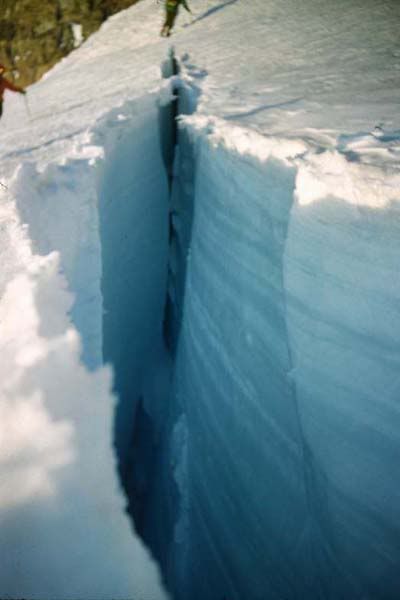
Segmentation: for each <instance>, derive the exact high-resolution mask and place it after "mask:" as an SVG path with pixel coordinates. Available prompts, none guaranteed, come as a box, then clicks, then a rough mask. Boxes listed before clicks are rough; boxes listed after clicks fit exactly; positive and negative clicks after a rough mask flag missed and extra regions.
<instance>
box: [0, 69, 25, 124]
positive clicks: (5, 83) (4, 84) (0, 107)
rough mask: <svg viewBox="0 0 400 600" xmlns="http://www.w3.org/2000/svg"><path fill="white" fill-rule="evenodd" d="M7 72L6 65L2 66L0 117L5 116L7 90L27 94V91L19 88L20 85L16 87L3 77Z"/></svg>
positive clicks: (0, 74)
mask: <svg viewBox="0 0 400 600" xmlns="http://www.w3.org/2000/svg"><path fill="white" fill-rule="evenodd" d="M5 72H6V68H5V66H4V65H1V64H0V117H1V115H2V114H3V99H4V98H3V97H4V92H5V91H6V90H11V91H12V92H19V93H20V94H26V91H25V90H24V89H23V88H21V87H19V86H18V85H14V84H13V83H11V81H8V79H6V78H5V77H3V75H4V73H5Z"/></svg>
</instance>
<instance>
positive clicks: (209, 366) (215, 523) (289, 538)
mask: <svg viewBox="0 0 400 600" xmlns="http://www.w3.org/2000/svg"><path fill="white" fill-rule="evenodd" d="M187 144H188V140H187V139H186V143H185V138H184V139H183V141H182V147H180V149H179V151H180V159H181V161H182V163H181V167H182V169H183V173H185V169H187V168H188V163H187V161H186V160H185V156H187V153H188V149H187ZM192 152H193V149H192ZM178 172H179V171H178ZM180 174H181V177H182V171H181V172H180ZM183 176H184V175H183ZM294 177H295V172H294V169H293V168H290V167H288V166H285V165H284V164H283V163H279V162H277V161H276V160H270V161H269V162H267V163H265V164H263V165H260V164H259V163H258V164H257V161H254V162H253V161H252V160H251V159H248V160H243V157H240V156H239V155H235V154H234V153H231V152H228V151H227V150H224V149H223V148H215V147H214V146H213V145H212V144H209V142H208V140H207V139H203V140H202V141H201V142H199V146H198V148H197V150H196V176H195V178H194V179H192V181H191V183H192V196H193V198H192V201H193V207H194V214H193V227H192V235H191V242H190V249H189V253H188V258H187V276H186V285H185V290H184V308H183V319H182V323H181V331H180V337H179V342H178V351H177V360H176V368H175V388H174V389H175V394H176V397H177V398H179V399H180V402H181V409H182V413H183V415H184V417H185V427H186V429H187V449H185V452H186V453H187V458H185V464H184V465H182V467H181V468H183V469H184V472H185V476H184V477H183V478H182V477H180V481H182V482H184V483H183V484H182V489H181V492H182V496H183V498H184V500H183V501H182V512H183V513H184V512H186V513H187V514H186V515H185V514H181V526H182V527H184V528H186V529H185V534H184V535H183V536H182V535H180V536H178V537H179V541H178V542H177V549H176V552H177V559H176V560H177V565H178V569H179V565H180V561H182V560H183V561H184V562H185V564H184V566H182V565H180V569H181V572H182V573H183V576H182V577H183V579H182V581H181V586H182V587H181V589H180V590H179V593H178V594H177V597H180V598H210V599H214V598H215V599H218V600H220V599H221V598H223V597H226V598H249V599H250V598H251V599H256V598H257V599H258V598H259V599H260V600H261V599H265V598H287V597H295V596H296V593H297V591H298V590H306V589H307V587H308V583H307V582H308V580H309V579H310V577H311V575H310V573H309V568H310V567H309V563H307V555H308V554H309V553H310V546H309V522H308V510H307V498H306V493H305V485H304V461H303V443H302V435H301V431H300V429H299V419H298V407H297V401H296V395H295V392H294V389H293V384H292V381H291V378H290V371H291V357H290V353H289V348H288V342H287V329H286V320H285V312H286V305H285V292H284V288H283V268H282V261H283V251H284V245H285V240H286V235H287V227H288V219H289V212H290V209H291V206H292V201H293V189H294ZM186 179H188V177H186ZM180 185H181V187H183V188H184V189H186V190H188V189H190V187H189V182H188V181H186V185H185V183H182V182H180ZM187 200H188V198H187ZM186 211H188V208H187V209H186ZM179 214H180V213H179V211H178V213H177V215H176V219H177V220H178V225H177V229H178V231H179V229H180V227H181V228H182V229H183V230H185V221H184V218H183V219H182V220H181V221H180V222H179ZM184 214H185V213H184ZM205 573H206V574H207V576H206V577H205V576H204V574H205ZM178 577H179V575H178Z"/></svg>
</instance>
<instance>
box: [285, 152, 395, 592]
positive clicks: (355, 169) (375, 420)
mask: <svg viewBox="0 0 400 600" xmlns="http://www.w3.org/2000/svg"><path fill="white" fill-rule="evenodd" d="M338 169H339V170H340V173H338V175H340V177H337V179H336V185H335V186H333V185H332V173H334V172H335V171H337V170H338ZM306 171H307V172H306ZM306 176H307V179H308V185H307V186H304V185H303V184H304V179H305V177H306ZM392 177H393V175H392V174H391V172H390V169H386V170H385V171H383V170H382V171H381V172H379V169H378V168H376V167H371V166H369V165H367V164H364V165H363V164H359V163H357V162H354V159H353V161H352V162H347V161H346V160H344V159H343V157H340V156H338V155H336V156H335V155H332V156H329V153H326V156H325V157H324V156H323V155H321V156H319V157H317V158H316V159H315V161H314V165H313V166H309V167H308V169H307V170H306V169H303V170H301V171H300V173H299V177H298V182H297V202H296V205H295V207H294V209H293V211H292V219H291V222H290V227H289V235H288V241H287V246H286V254H285V281H286V289H287V314H288V321H287V322H288V330H289V337H290V345H291V348H292V359H293V369H294V371H293V376H294V379H295V383H296V393H297V398H298V405H299V415H300V419H301V423H302V429H303V432H304V436H305V438H306V440H307V446H308V458H307V465H306V468H307V470H308V473H309V480H308V488H309V489H308V496H309V498H310V501H311V502H310V511H311V514H312V519H313V527H314V531H315V536H316V538H317V537H318V539H319V540H320V542H321V543H320V544H319V546H318V547H317V546H316V547H315V554H314V558H315V560H316V561H317V563H318V572H319V574H320V578H321V581H323V582H324V588H323V589H324V592H325V593H324V597H346V598H350V597H351V598H385V599H393V600H394V599H395V598H399V597H400V580H399V576H398V565H399V563H400V543H399V540H400V529H399V524H400V486H399V477H398V473H397V467H396V465H398V464H399V461H400V415H399V406H398V402H399V397H400V381H399V370H400V356H399V340H398V334H399V331H400V314H399V310H398V308H399V306H400V280H399V276H398V269H399V256H400V205H399V203H398V202H395V201H390V197H393V198H394V197H395V196H396V195H397V196H398V191H396V190H398V187H397V186H396V185H394V182H393V179H392ZM374 180H375V181H379V182H382V183H380V184H379V185H378V186H374V185H372V184H371V182H372V181H374ZM317 184H318V185H317ZM385 187H387V188H388V194H385V193H383V192H385ZM340 584H341V586H344V590H343V588H341V587H339V586H340ZM340 591H341V594H340V593H339V592H340Z"/></svg>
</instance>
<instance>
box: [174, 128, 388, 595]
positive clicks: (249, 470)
mask: <svg viewBox="0 0 400 600" xmlns="http://www.w3.org/2000/svg"><path fill="white" fill-rule="evenodd" d="M372 180H373V181H375V182H378V181H379V182H381V183H380V184H379V185H378V184H376V185H372V186H368V185H367V184H366V182H368V181H372ZM397 181H398V176H397V175H396V172H395V171H394V170H393V171H392V170H391V169H390V168H387V167H386V168H379V167H371V165H370V164H368V161H365V160H363V159H362V158H361V157H354V155H352V156H351V157H348V156H345V155H343V154H340V153H330V152H326V153H324V154H322V155H315V156H314V155H313V152H312V151H310V150H309V149H307V148H306V147H302V146H301V144H300V143H294V142H290V141H286V142H285V141H283V140H276V139H273V138H270V139H268V138H265V137H263V138H261V137H259V136H257V134H253V133H251V132H248V131H246V130H243V129H240V128H229V127H227V126H226V125H224V124H222V123H221V122H219V121H218V120H215V119H204V118H202V117H194V118H189V119H186V120H184V126H183V129H182V131H181V132H180V136H179V146H178V149H177V158H176V168H175V179H174V188H173V193H172V207H173V225H174V229H173V231H174V233H173V236H172V244H171V255H170V261H171V265H172V267H171V268H170V277H169V290H170V291H169V297H170V299H171V304H172V306H173V308H174V309H175V312H174V310H173V309H172V310H171V313H170V314H171V315H172V316H171V320H172V322H175V323H176V322H178V330H179V333H178V342H177V355H176V363H175V368H174V386H173V392H174V399H175V402H176V407H177V417H176V425H175V428H174V429H173V430H172V431H171V456H172V461H173V462H172V469H173V472H174V476H175V480H176V482H177V485H178V488H179V491H180V497H179V515H178V519H177V521H176V525H175V544H174V549H173V552H174V559H173V571H174V576H173V581H174V584H175V594H176V597H177V598H188V597H190V598H204V597H207V598H211V599H214V598H215V599H216V600H217V599H218V600H219V599H220V598H224V597H225V598H238V599H239V598H251V599H253V598H254V599H260V600H261V599H265V598H297V597H313V598H314V597H315V598H385V599H386V598H396V597H398V595H399V591H400V582H399V579H398V577H397V575H396V565H398V563H399V559H400V547H399V544H398V539H399V538H398V532H397V529H398V525H397V524H398V523H399V514H398V510H399V509H398V507H399V506H400V504H399V502H398V500H399V499H398V482H397V478H396V475H395V465H396V464H397V462H398V458H399V457H398V452H399V447H400V439H399V435H400V434H399V433H398V431H400V429H399V427H398V424H397V421H398V410H397V404H396V402H397V398H398V397H399V391H400V390H399V378H398V374H397V373H398V361H399V357H398V356H399V355H398V341H397V332H398V331H399V323H398V311H397V310H396V307H397V306H398V303H399V299H400V284H399V282H398V277H397V276H396V273H397V271H398V256H399V250H400V248H399V245H400V244H399V241H398V240H399V239H400V237H399V231H398V229H399V225H398V223H399V218H398V216H399V212H398V211H399V208H398V206H399V205H398V193H397V192H396V191H395V190H396V189H397V188H396V185H397V184H396V182H397ZM188 215H190V218H189V219H188ZM192 219H193V222H192ZM185 236H186V241H185ZM187 236H189V240H188V237H187ZM185 244H187V245H185ZM182 280H183V290H182V285H181V284H182ZM180 305H181V308H182V313H180V310H179V307H180ZM180 314H182V316H180ZM204 573H207V576H206V577H204Z"/></svg>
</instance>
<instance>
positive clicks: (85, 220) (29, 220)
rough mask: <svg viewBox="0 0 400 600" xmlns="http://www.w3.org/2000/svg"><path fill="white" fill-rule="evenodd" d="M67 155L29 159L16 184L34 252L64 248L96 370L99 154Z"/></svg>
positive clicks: (75, 315) (74, 311)
mask: <svg viewBox="0 0 400 600" xmlns="http://www.w3.org/2000/svg"><path fill="white" fill-rule="evenodd" d="M91 154H92V157H91V158H88V159H84V160H82V159H81V160H73V159H70V160H67V161H66V162H65V164H63V165H59V164H50V165H48V166H46V168H44V169H40V168H39V166H38V165H36V164H35V163H29V162H27V163H23V164H22V166H21V167H20V168H19V169H18V171H17V174H16V177H15V181H14V183H13V185H12V188H11V189H12V193H13V195H14V196H15V198H16V207H17V210H18V213H19V215H20V217H21V220H22V222H23V223H25V224H26V225H27V226H28V231H29V237H30V240H31V243H32V248H33V250H34V252H36V253H37V254H40V255H42V256H45V255H47V254H49V253H50V252H54V251H56V252H58V253H59V256H60V268H61V270H62V272H63V273H64V275H65V277H66V279H67V281H68V287H69V289H70V290H71V291H72V292H73V296H74V302H73V305H72V307H71V318H72V321H73V323H74V325H75V327H76V328H77V330H78V331H79V333H80V336H81V339H82V360H83V362H84V363H85V365H86V366H87V367H88V368H89V369H90V370H93V369H95V368H97V367H99V366H100V365H101V362H102V357H101V335H102V333H101V319H102V314H101V298H100V290H99V283H100V275H101V259H100V243H99V235H98V211H97V194H96V187H95V166H94V163H95V158H96V155H97V156H99V154H100V148H99V147H98V148H95V147H93V148H92V149H91Z"/></svg>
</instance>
